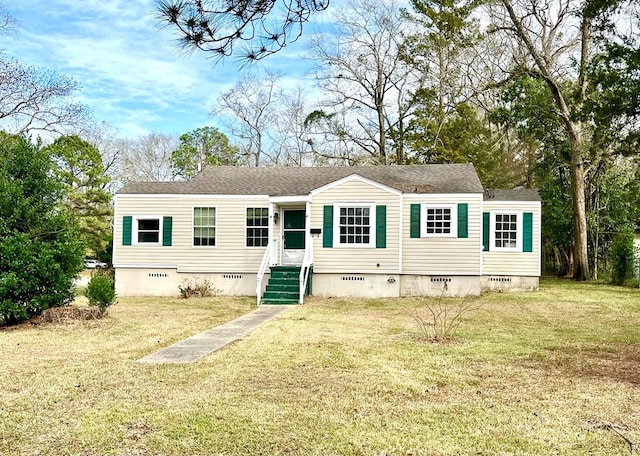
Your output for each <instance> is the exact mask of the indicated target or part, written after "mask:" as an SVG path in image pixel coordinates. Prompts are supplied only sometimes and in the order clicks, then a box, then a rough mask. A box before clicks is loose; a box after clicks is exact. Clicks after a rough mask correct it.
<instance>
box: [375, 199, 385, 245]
mask: <svg viewBox="0 0 640 456" xmlns="http://www.w3.org/2000/svg"><path fill="white" fill-rule="evenodd" d="M386 248H387V206H376V249H386Z"/></svg>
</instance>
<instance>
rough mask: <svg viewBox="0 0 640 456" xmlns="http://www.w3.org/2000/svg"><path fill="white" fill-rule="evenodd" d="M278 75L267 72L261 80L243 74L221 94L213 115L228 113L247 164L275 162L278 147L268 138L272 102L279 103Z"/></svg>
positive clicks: (231, 128) (232, 134)
mask: <svg viewBox="0 0 640 456" xmlns="http://www.w3.org/2000/svg"><path fill="white" fill-rule="evenodd" d="M278 78H279V76H278V75H276V74H273V73H267V75H266V77H265V78H264V79H261V80H257V81H256V80H253V79H252V77H251V75H250V74H245V75H243V76H242V77H241V78H240V80H239V81H238V82H237V83H236V85H235V86H234V87H233V88H232V89H230V90H228V91H227V92H225V93H223V94H222V95H221V96H220V98H219V99H218V105H217V106H216V107H215V108H214V109H213V111H212V115H213V116H227V117H228V118H229V119H230V122H228V123H229V129H230V132H231V136H232V137H233V139H234V140H240V142H241V144H240V147H241V149H242V151H241V154H242V155H244V157H245V161H246V163H247V164H250V165H253V166H260V165H261V164H275V163H277V162H278V157H277V153H278V150H277V149H275V150H274V149H273V148H272V147H271V146H272V145H273V141H271V139H270V134H271V129H272V127H273V126H274V125H275V122H276V119H275V115H274V109H275V105H276V104H277V103H278V91H277V87H276V84H277V81H278Z"/></svg>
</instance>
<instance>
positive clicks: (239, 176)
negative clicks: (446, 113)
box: [118, 164, 484, 196]
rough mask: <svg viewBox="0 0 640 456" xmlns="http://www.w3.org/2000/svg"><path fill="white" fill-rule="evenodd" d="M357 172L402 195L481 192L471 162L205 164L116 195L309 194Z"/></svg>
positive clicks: (129, 187) (133, 185)
mask: <svg viewBox="0 0 640 456" xmlns="http://www.w3.org/2000/svg"><path fill="white" fill-rule="evenodd" d="M353 174H357V175H359V176H361V177H364V178H366V179H370V180H372V181H375V182H378V183H380V184H383V185H386V186H388V187H391V188H394V189H396V190H400V191H402V192H404V193H482V192H483V191H484V189H483V188H482V184H481V183H480V179H479V178H478V175H477V174H476V171H475V169H474V167H473V165H471V164H443V165H402V166H351V167H347V166H337V167H307V168H300V167H272V168H261V167H258V168H255V167H233V166H211V167H208V168H205V169H204V170H203V171H202V172H201V173H200V174H198V175H197V176H196V177H195V178H194V179H193V180H192V181H190V182H131V183H129V184H127V185H125V186H124V187H122V189H120V191H119V192H118V193H119V194H209V195H270V196H301V195H308V194H309V193H310V192H311V191H312V190H315V189H317V188H319V187H322V186H323V185H326V184H330V183H331V182H335V181H337V180H339V179H342V178H344V177H347V176H350V175H353Z"/></svg>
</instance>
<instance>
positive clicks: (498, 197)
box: [484, 188, 541, 201]
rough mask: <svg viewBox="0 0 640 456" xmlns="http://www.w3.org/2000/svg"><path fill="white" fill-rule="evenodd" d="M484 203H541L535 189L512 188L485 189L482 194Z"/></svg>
mask: <svg viewBox="0 0 640 456" xmlns="http://www.w3.org/2000/svg"><path fill="white" fill-rule="evenodd" d="M484 200H485V201H491V200H493V201H541V199H540V194H539V193H538V189H535V188H514V189H511V190H505V189H499V188H497V189H487V190H485V192H484Z"/></svg>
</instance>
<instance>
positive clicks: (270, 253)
mask: <svg viewBox="0 0 640 456" xmlns="http://www.w3.org/2000/svg"><path fill="white" fill-rule="evenodd" d="M276 245H277V242H276V241H275V240H273V239H272V240H269V243H268V244H267V249H266V250H265V251H264V256H263V257H262V262H261V263H260V268H259V269H258V274H257V275H256V297H257V298H256V299H257V305H258V306H259V305H260V303H261V302H262V279H263V278H264V273H265V272H266V270H267V268H268V267H270V266H271V264H272V263H273V262H272V259H273V258H275V256H274V251H275V246H276Z"/></svg>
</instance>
